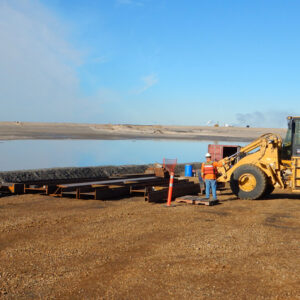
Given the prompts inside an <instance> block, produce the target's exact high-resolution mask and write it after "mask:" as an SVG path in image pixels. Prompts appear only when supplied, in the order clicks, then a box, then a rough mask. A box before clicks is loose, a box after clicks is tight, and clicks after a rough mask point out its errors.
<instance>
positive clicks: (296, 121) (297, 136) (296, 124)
mask: <svg viewBox="0 0 300 300" xmlns="http://www.w3.org/2000/svg"><path fill="white" fill-rule="evenodd" d="M292 157H300V117H288V130H287V134H286V137H285V140H284V142H283V145H282V151H281V159H282V160H292Z"/></svg>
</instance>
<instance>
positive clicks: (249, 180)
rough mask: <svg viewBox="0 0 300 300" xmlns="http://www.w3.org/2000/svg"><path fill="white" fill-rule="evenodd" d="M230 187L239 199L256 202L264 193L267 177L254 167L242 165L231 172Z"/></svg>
mask: <svg viewBox="0 0 300 300" xmlns="http://www.w3.org/2000/svg"><path fill="white" fill-rule="evenodd" d="M230 187H231V190H232V192H233V193H234V194H235V195H237V196H238V197H239V198H240V199H245V200H256V199H259V198H261V197H262V196H263V195H264V193H265V191H266V188H267V176H266V174H265V173H264V172H263V171H262V170H261V169H260V168H258V167H257V166H255V165H252V164H248V165H242V166H240V167H238V168H237V169H236V170H235V171H234V172H233V174H232V176H231V179H230Z"/></svg>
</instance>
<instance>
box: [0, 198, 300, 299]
mask: <svg viewBox="0 0 300 300" xmlns="http://www.w3.org/2000/svg"><path fill="white" fill-rule="evenodd" d="M299 198H300V197H299V195H298V196H296V195H291V194H280V193H279V192H275V194H272V198H270V199H268V200H261V201H243V200H237V199H235V198H234V197H233V196H232V195H230V194H223V195H221V196H220V199H221V200H222V201H221V204H220V205H217V206H213V207H207V206H193V205H186V204H177V205H176V206H175V207H171V208H167V207H165V206H164V205H162V204H149V203H147V202H144V201H143V199H142V198H130V199H124V200H121V201H93V200H91V201H83V200H74V199H66V198H62V199H61V198H60V199H58V198H51V197H46V196H40V195H22V196H11V197H4V198H1V199H0V298H2V299H48V298H51V299H52V298H60V299H62V298H64V299H300V263H299V257H300V211H299V207H300V201H299Z"/></svg>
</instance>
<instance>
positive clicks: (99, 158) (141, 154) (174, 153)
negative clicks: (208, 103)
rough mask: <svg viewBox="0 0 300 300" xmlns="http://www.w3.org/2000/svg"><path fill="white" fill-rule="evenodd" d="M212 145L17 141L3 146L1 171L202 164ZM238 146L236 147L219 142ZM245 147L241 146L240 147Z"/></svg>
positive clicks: (8, 142) (95, 141)
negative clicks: (171, 162) (172, 161)
mask: <svg viewBox="0 0 300 300" xmlns="http://www.w3.org/2000/svg"><path fill="white" fill-rule="evenodd" d="M210 143H213V142H202V141H201V142H199V141H168V140H137V141H135V140H24V141H20V140H16V141H3V142H2V143H0V170H1V171H9V170H22V169H37V168H52V167H84V166H99V165H123V164H146V163H154V162H160V163H161V162H162V160H163V157H168V158H177V159H178V162H179V163H184V162H192V161H202V160H203V157H204V155H205V153H206V152H207V146H208V144H210ZM219 144H226V145H230V144H231V145H233V144H234V145H235V144H237V143H229V142H219ZM239 144H242V143H239Z"/></svg>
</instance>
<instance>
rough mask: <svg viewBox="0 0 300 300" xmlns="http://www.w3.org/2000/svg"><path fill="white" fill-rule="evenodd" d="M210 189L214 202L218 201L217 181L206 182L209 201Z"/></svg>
mask: <svg viewBox="0 0 300 300" xmlns="http://www.w3.org/2000/svg"><path fill="white" fill-rule="evenodd" d="M210 189H211V191H212V195H213V198H214V200H217V181H216V180H215V179H206V180H205V194H206V195H205V196H206V197H205V198H207V199H209V192H210Z"/></svg>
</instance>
